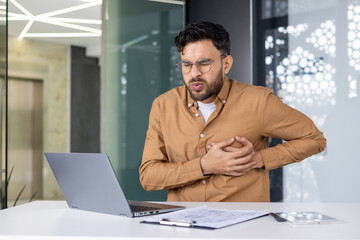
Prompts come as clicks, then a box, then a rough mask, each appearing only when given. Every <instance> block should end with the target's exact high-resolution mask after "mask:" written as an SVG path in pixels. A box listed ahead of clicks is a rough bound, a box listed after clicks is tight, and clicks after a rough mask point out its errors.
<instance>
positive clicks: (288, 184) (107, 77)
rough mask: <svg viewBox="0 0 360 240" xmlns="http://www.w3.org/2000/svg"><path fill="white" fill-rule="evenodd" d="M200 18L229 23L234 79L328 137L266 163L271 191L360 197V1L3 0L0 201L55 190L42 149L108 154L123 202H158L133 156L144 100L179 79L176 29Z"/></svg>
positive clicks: (140, 137)
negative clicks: (278, 163)
mask: <svg viewBox="0 0 360 240" xmlns="http://www.w3.org/2000/svg"><path fill="white" fill-rule="evenodd" d="M220 2H221V3H220ZM199 21H212V22H217V23H220V24H222V25H223V26H224V27H225V28H226V29H228V31H229V32H230V35H231V41H232V50H231V53H232V55H233V57H234V66H233V68H232V70H231V71H230V73H229V77H230V78H234V79H236V80H237V81H241V82H247V83H250V84H254V85H261V86H266V87H269V88H271V89H273V91H274V92H275V94H276V95H278V96H279V97H280V98H281V99H282V100H283V101H284V102H285V103H287V104H289V105H290V106H292V107H294V108H296V109H298V110H300V111H302V112H304V113H305V114H307V115H308V116H309V117H310V118H311V119H312V120H313V121H314V122H315V123H316V124H317V126H318V127H319V128H320V130H321V131H323V132H324V134H325V136H326V138H327V139H328V145H327V149H326V150H325V151H324V152H323V153H321V154H318V155H316V156H314V157H311V158H309V159H306V160H304V161H303V162H301V163H298V164H292V165H289V166H286V167H284V168H281V169H278V170H275V171H272V172H271V200H272V201H286V202H358V201H360V188H358V187H357V184H356V183H358V182H360V176H359V174H357V171H358V170H357V169H359V167H360V161H359V157H358V154H357V149H358V146H359V141H358V138H357V136H359V133H360V128H359V127H358V124H359V122H360V113H359V111H357V109H359V107H360V100H359V94H360V93H359V84H360V83H359V81H360V0H345V1H344V0H318V1H311V0H242V1H238V0H225V1H220V0H188V1H182V0H131V1H130V0H62V1H56V0H47V1H41V0H0V90H1V91H0V93H1V97H0V113H1V117H0V123H1V124H0V131H1V138H0V147H1V154H0V163H1V178H0V190H1V191H0V195H1V201H0V202H1V207H2V208H4V207H6V206H8V207H11V206H14V204H17V205H19V204H22V203H26V202H28V201H30V200H35V199H45V200H53V199H63V197H62V194H61V191H60V189H59V187H58V185H57V183H56V180H55V178H54V176H53V174H52V172H51V170H50V169H49V166H48V164H47V162H46V160H45V159H44V156H43V152H105V153H108V155H109V157H110V159H111V161H112V164H113V166H114V170H115V172H116V174H117V176H118V178H119V181H120V183H121V184H122V186H123V188H124V191H125V194H126V195H127V197H128V198H129V199H136V200H165V199H166V191H160V192H145V191H144V190H143V189H142V188H141V186H140V183H139V180H138V167H139V164H140V161H141V156H142V149H143V144H144V140H145V135H146V129H147V124H148V115H149V111H150V107H151V103H152V101H153V100H154V98H155V97H157V96H158V95H160V94H161V93H163V92H165V91H167V90H169V89H171V88H173V87H176V86H179V85H182V83H183V82H182V78H181V74H180V73H179V72H178V71H177V68H176V63H177V61H178V60H179V54H178V52H177V51H176V48H175V47H174V44H173V39H174V37H175V36H176V34H177V33H178V32H179V31H180V30H182V29H183V27H184V26H185V25H186V24H187V23H191V22H199ZM280 142H281V140H279V139H272V141H271V145H276V144H278V143H280Z"/></svg>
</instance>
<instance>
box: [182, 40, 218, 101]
mask: <svg viewBox="0 0 360 240" xmlns="http://www.w3.org/2000/svg"><path fill="white" fill-rule="evenodd" d="M215 59H216V61H215V62H213V63H212V64H211V69H210V71H208V72H206V73H202V72H200V71H199V69H198V68H197V67H196V65H195V63H196V62H197V61H200V62H201V61H206V60H209V61H213V60H215ZM223 59H224V58H223V57H221V52H220V51H219V50H217V49H216V47H215V46H214V45H213V43H212V41H211V40H201V41H197V42H193V43H188V44H187V45H186V46H185V47H184V49H183V52H182V53H181V60H182V62H187V63H193V66H192V67H191V70H190V72H188V73H184V72H183V80H184V83H185V86H186V87H187V89H188V90H189V92H190V95H191V97H192V98H193V99H194V100H196V101H200V102H203V103H211V102H213V101H214V100H215V98H216V96H217V94H218V93H219V91H220V89H221V87H222V85H223V81H224V77H225V74H224V69H223Z"/></svg>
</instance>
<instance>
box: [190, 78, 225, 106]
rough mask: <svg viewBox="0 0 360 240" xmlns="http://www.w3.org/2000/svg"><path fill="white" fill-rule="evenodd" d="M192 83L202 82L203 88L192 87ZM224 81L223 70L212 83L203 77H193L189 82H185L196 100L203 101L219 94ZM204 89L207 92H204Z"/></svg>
mask: <svg viewBox="0 0 360 240" xmlns="http://www.w3.org/2000/svg"><path fill="white" fill-rule="evenodd" d="M184 83H185V81H184ZM192 83H201V84H203V87H202V89H201V90H195V89H191V86H190V85H191V84H192ZM223 83H224V76H223V73H222V71H219V73H218V76H217V77H216V80H215V81H214V82H212V83H211V84H208V82H207V81H206V80H204V79H202V78H196V79H195V78H193V79H191V80H190V81H189V83H188V84H186V83H185V86H186V88H187V89H188V90H189V93H190V96H191V98H192V99H194V100H195V101H200V102H201V101H204V100H206V99H208V98H210V97H212V96H217V95H218V93H219V92H220V90H221V88H222V85H223ZM203 90H205V92H203V93H202V91H203Z"/></svg>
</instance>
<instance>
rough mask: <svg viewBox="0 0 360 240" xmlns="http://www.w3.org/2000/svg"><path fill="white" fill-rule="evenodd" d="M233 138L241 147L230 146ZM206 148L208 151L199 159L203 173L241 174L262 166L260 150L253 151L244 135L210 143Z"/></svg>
mask: <svg viewBox="0 0 360 240" xmlns="http://www.w3.org/2000/svg"><path fill="white" fill-rule="evenodd" d="M235 140H236V141H238V142H240V143H241V144H242V147H240V148H236V147H231V146H230V145H231V144H232V143H233V142H234V141H235ZM208 149H209V151H208V153H207V154H206V155H204V156H203V157H202V158H201V161H200V163H201V168H202V171H203V174H204V175H207V174H222V175H228V176H241V175H244V174H245V173H246V172H247V171H249V170H251V169H253V168H261V167H263V166H264V163H263V160H262V156H261V154H260V152H255V150H254V147H253V145H252V143H251V142H250V141H249V140H248V139H246V138H244V137H236V138H230V139H229V140H226V141H223V142H218V143H212V144H211V145H209V146H208Z"/></svg>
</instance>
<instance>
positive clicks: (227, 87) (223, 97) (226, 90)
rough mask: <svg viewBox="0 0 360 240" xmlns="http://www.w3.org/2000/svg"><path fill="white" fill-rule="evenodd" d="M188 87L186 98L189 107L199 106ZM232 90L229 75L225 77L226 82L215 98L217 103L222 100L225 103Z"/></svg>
mask: <svg viewBox="0 0 360 240" xmlns="http://www.w3.org/2000/svg"><path fill="white" fill-rule="evenodd" d="M185 89H186V99H187V107H188V108H191V107H192V106H195V107H197V105H198V104H197V102H196V101H195V100H194V99H192V97H191V95H190V92H189V90H188V89H187V88H185ZM229 91H230V80H229V79H228V77H227V76H225V77H224V83H223V85H222V87H221V90H220V92H219V93H218V95H217V97H216V98H215V104H217V102H218V101H220V102H222V103H223V104H225V103H226V100H227V97H228V95H229Z"/></svg>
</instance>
